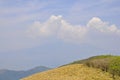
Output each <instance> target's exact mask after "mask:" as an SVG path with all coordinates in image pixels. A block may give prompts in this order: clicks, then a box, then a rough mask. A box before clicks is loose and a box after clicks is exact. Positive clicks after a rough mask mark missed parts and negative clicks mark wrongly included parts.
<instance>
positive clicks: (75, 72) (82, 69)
mask: <svg viewBox="0 0 120 80" xmlns="http://www.w3.org/2000/svg"><path fill="white" fill-rule="evenodd" d="M114 58H119V59H120V56H112V55H100V56H93V57H90V58H88V59H84V60H78V61H75V62H72V63H70V64H67V65H63V66H61V67H59V68H56V69H52V70H49V71H46V72H42V73H37V74H34V75H32V76H29V77H27V78H24V79H23V80H113V78H112V74H110V73H108V72H109V71H102V68H104V67H105V69H106V67H107V68H108V65H109V62H111V60H112V59H114ZM86 63H89V65H90V66H91V65H92V67H87V66H88V65H87V66H85V65H86ZM83 64H84V65H83ZM115 80H120V77H119V76H116V79H115Z"/></svg>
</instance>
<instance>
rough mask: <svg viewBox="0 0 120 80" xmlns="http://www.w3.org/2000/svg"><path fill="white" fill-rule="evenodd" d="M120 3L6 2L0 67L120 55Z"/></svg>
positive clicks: (1, 7)
mask: <svg viewBox="0 0 120 80" xmlns="http://www.w3.org/2000/svg"><path fill="white" fill-rule="evenodd" d="M119 3H120V0H0V69H3V68H5V69H6V68H7V69H15V70H21V69H29V68H32V67H35V66H40V65H42V66H48V67H57V66H60V65H63V64H66V63H69V62H72V61H74V60H79V59H83V58H87V57H89V56H93V55H100V54H114V55H120V22H119V21H120V4H119Z"/></svg>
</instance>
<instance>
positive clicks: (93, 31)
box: [28, 15, 120, 43]
mask: <svg viewBox="0 0 120 80" xmlns="http://www.w3.org/2000/svg"><path fill="white" fill-rule="evenodd" d="M28 32H29V34H30V35H31V36H32V37H40V38H41V37H44V38H48V37H53V36H54V37H56V38H58V39H61V40H64V41H72V42H77V43H84V42H86V43H87V42H89V41H90V40H91V39H94V38H96V39H97V37H100V36H101V38H102V37H103V38H104V37H105V36H118V37H120V29H118V28H117V26H116V25H114V24H113V25H110V24H109V23H108V22H104V21H102V20H101V19H100V18H98V17H93V18H92V19H91V20H90V21H89V22H88V23H87V24H86V25H85V26H81V25H72V24H70V23H68V22H67V21H66V20H64V19H63V17H62V16H61V15H59V16H55V15H52V16H51V17H50V18H49V19H48V20H47V21H45V22H43V23H41V22H39V21H35V22H34V23H33V25H32V26H31V28H30V29H29V30H28ZM93 35H94V36H93Z"/></svg>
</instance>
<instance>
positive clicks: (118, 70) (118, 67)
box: [109, 57, 120, 78]
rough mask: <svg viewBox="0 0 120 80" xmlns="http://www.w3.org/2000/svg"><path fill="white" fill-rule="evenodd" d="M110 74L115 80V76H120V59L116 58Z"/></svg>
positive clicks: (111, 64)
mask: <svg viewBox="0 0 120 80" xmlns="http://www.w3.org/2000/svg"><path fill="white" fill-rule="evenodd" d="M109 72H110V73H111V74H112V76H113V78H115V75H117V76H120V57H115V58H114V59H113V60H112V61H111V62H110V64H109Z"/></svg>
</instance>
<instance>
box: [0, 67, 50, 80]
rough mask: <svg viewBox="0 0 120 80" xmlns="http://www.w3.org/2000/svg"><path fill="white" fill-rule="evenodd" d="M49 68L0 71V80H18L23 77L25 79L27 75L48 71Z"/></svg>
mask: <svg viewBox="0 0 120 80" xmlns="http://www.w3.org/2000/svg"><path fill="white" fill-rule="evenodd" d="M48 69H50V68H48V67H44V66H39V67H35V68H33V69H30V70H27V71H14V70H7V69H4V70H0V80H19V79H21V78H23V77H27V76H29V75H32V74H35V73H38V72H42V71H45V70H48Z"/></svg>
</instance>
